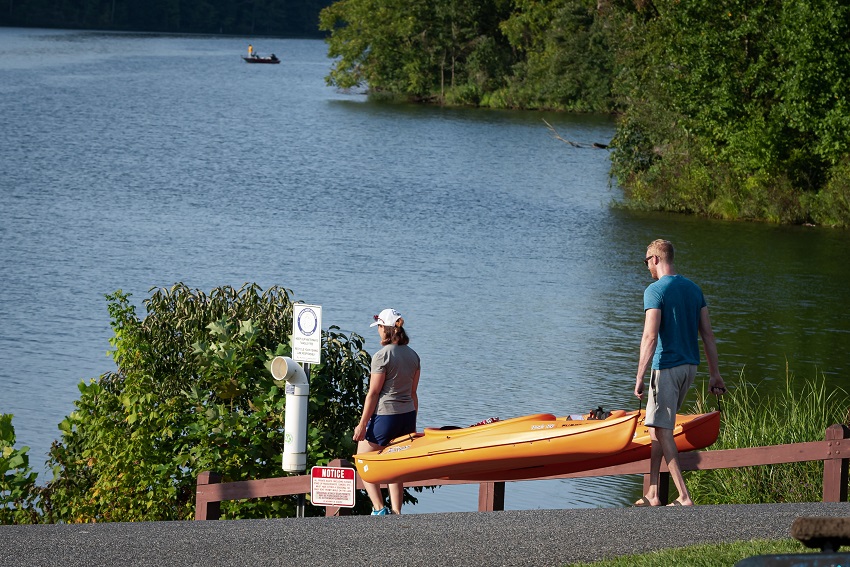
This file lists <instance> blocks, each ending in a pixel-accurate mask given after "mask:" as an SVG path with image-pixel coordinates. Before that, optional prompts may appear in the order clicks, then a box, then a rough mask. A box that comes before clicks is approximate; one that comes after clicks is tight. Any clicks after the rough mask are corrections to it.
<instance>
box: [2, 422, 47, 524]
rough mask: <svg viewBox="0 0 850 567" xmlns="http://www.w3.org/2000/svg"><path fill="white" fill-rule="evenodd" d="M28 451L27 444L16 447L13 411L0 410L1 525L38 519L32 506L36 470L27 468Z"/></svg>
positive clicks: (34, 521)
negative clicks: (0, 412) (1, 412)
mask: <svg viewBox="0 0 850 567" xmlns="http://www.w3.org/2000/svg"><path fill="white" fill-rule="evenodd" d="M28 451H29V447H21V448H20V449H15V426H14V425H12V414H8V413H4V414H0V525H2V524H32V523H36V522H37V520H38V513H37V510H36V509H35V507H34V506H33V504H34V501H35V497H36V493H37V491H36V490H35V479H36V476H37V474H36V473H34V472H33V471H32V468H30V460H29V459H30V458H29V455H27V452H28Z"/></svg>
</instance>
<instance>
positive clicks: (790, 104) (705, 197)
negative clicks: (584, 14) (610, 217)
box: [613, 0, 850, 226]
mask: <svg viewBox="0 0 850 567" xmlns="http://www.w3.org/2000/svg"><path fill="white" fill-rule="evenodd" d="M617 18H618V22H617V25H616V28H617V29H619V30H621V32H622V33H621V36H620V37H621V40H622V43H621V48H620V49H619V50H618V69H619V70H620V75H619V77H618V80H617V81H616V87H615V89H616V91H617V94H618V95H619V96H620V97H621V98H622V103H623V108H625V114H624V115H623V116H622V119H621V120H620V124H619V126H618V130H617V135H616V138H615V143H614V145H615V147H616V151H615V152H614V155H613V158H614V159H613V164H614V167H613V172H614V174H615V175H616V177H617V179H618V180H619V181H620V184H621V185H622V186H623V187H624V188H625V189H626V194H627V197H628V198H629V199H630V200H631V201H632V203H633V204H636V205H638V206H645V207H649V208H654V209H663V210H671V211H683V212H697V213H701V214H707V215H712V216H716V217H721V218H728V219H765V220H769V221H773V222H783V223H802V222H814V223H817V224H825V225H832V226H850V176H849V175H848V173H850V104H848V98H847V97H848V92H850V51H848V50H847V45H846V38H847V36H848V33H850V5H847V4H846V3H841V2H835V1H831V0H795V1H794V2H782V1H779V0H771V1H767V2H765V1H763V0H759V1H753V0H694V1H690V2H678V0H659V1H657V2H654V3H647V4H645V5H644V6H643V8H642V9H641V10H636V11H631V12H627V11H620V12H618V13H617Z"/></svg>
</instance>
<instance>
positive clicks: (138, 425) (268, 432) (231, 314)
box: [40, 284, 369, 522]
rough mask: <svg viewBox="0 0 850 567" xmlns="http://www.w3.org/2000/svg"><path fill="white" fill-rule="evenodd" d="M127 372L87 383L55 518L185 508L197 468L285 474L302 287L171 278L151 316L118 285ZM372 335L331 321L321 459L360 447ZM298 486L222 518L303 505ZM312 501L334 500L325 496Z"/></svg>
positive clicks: (63, 442)
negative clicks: (295, 291) (277, 373)
mask: <svg viewBox="0 0 850 567" xmlns="http://www.w3.org/2000/svg"><path fill="white" fill-rule="evenodd" d="M108 300H109V312H110V315H111V317H112V328H113V329H114V332H115V335H114V337H113V339H112V341H111V342H112V345H113V346H114V351H113V353H112V354H113V357H114V359H115V362H116V364H117V368H118V369H117V371H116V372H109V373H106V374H104V375H102V376H100V378H98V379H96V380H93V381H91V382H89V383H81V384H80V385H79V388H80V399H79V400H78V401H77V402H76V403H75V405H76V409H75V411H74V412H73V413H71V415H69V416H68V417H67V418H66V419H65V420H64V421H63V422H62V424H61V425H60V429H61V431H62V437H61V439H60V440H59V441H58V442H55V443H54V444H53V446H52V448H51V450H50V460H49V464H51V465H52V467H53V472H54V479H53V480H52V481H50V482H49V483H48V484H47V485H46V486H45V487H44V489H43V490H42V491H41V494H40V507H41V510H42V513H43V518H42V521H46V522H55V521H62V522H95V521H97V522H101V521H136V520H181V519H191V518H192V517H193V515H194V491H195V482H196V477H197V474H198V473H199V472H201V471H204V470H213V471H216V472H219V473H221V474H222V477H223V480H224V481H233V480H248V479H256V478H269V477H275V476H281V475H282V471H281V460H280V459H281V451H282V448H283V424H284V409H285V403H286V402H285V396H284V394H283V392H282V391H279V389H278V387H277V386H276V385H275V383H274V381H273V379H272V378H271V375H270V372H269V370H268V365H269V362H270V360H271V359H272V358H273V357H274V356H276V355H281V354H288V353H289V351H290V346H289V344H288V341H289V339H288V337H289V335H290V334H291V324H292V320H291V318H292V304H291V302H290V299H289V294H288V291H287V290H285V289H282V288H278V287H272V288H270V289H268V290H266V291H265V292H262V290H260V289H259V288H258V287H257V286H255V285H247V284H246V285H245V286H243V287H242V289H240V290H234V289H233V288H230V287H222V288H216V289H214V290H213V291H212V292H211V293H210V294H205V293H203V292H201V291H199V290H191V289H189V288H187V287H186V286H184V285H182V284H178V285H175V286H174V287H172V288H171V289H158V290H156V291H155V292H154V293H153V294H152V295H151V297H149V298H148V299H146V300H145V301H144V305H145V308H146V310H147V315H146V316H145V317H144V318H142V319H140V318H138V317H137V316H136V310H135V307H134V306H133V305H132V304H131V303H130V301H129V296H128V295H127V294H124V293H122V292H120V291H118V292H116V293H115V294H113V295H110V296H108ZM368 372H369V357H368V355H367V354H366V353H365V352H364V351H363V350H362V339H361V338H360V337H358V336H356V335H351V336H345V335H343V334H341V333H339V332H338V331H337V329H336V328H335V327H331V328H330V329H329V330H328V331H327V332H323V347H322V364H320V365H314V366H312V368H311V382H310V396H309V408H308V414H309V415H308V422H309V430H308V447H307V452H308V456H307V459H308V468H309V467H310V466H313V465H321V464H326V463H327V462H328V461H329V460H331V459H333V458H337V457H340V456H342V457H344V456H348V455H352V454H353V452H354V443H353V441H351V431H353V429H354V426H355V425H356V423H357V421H358V419H359V416H360V412H361V411H362V401H363V398H364V396H365V379H366V377H367V376H368ZM295 506H296V501H295V498H294V497H281V498H265V499H258V500H251V501H242V502H227V503H222V507H221V508H222V517H226V518H255V517H272V516H273V517H281V516H294V515H295V514H294V510H295ZM307 508H308V510H307V512H308V513H309V514H318V513H321V510H319V509H316V508H314V507H312V506H308V507H307Z"/></svg>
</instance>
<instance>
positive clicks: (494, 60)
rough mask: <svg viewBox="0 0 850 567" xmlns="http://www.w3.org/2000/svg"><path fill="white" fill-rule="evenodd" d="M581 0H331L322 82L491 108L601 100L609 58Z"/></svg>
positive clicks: (592, 106)
mask: <svg viewBox="0 0 850 567" xmlns="http://www.w3.org/2000/svg"><path fill="white" fill-rule="evenodd" d="M595 14H596V3H595V2H593V1H587V0H564V1H559V2H531V1H527V0H513V1H511V0H475V1H473V0H437V1H425V0H413V1H402V0H340V1H339V2H336V3H334V4H333V5H331V6H330V7H328V8H326V9H325V10H323V11H322V13H321V18H320V28H321V29H322V30H325V31H327V32H330V36H329V38H328V45H329V50H328V54H329V56H330V57H333V58H335V63H334V67H333V70H332V71H331V73H330V75H329V76H328V83H329V84H331V85H336V86H339V87H342V88H351V87H355V86H368V88H369V89H370V91H371V92H373V93H387V94H391V95H403V96H406V97H409V98H411V99H415V100H427V101H433V102H439V103H448V104H468V105H480V106H489V107H497V108H548V109H561V110H582V111H587V110H603V111H607V110H610V109H611V106H610V101H611V98H610V78H611V62H612V58H611V55H610V53H609V50H608V48H607V39H606V32H605V30H604V22H602V21H601V20H599V19H597V18H596V16H595Z"/></svg>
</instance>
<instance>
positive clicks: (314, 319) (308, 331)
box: [298, 307, 319, 337]
mask: <svg viewBox="0 0 850 567" xmlns="http://www.w3.org/2000/svg"><path fill="white" fill-rule="evenodd" d="M308 314H309V315H311V316H312V325H313V327H312V328H311V329H306V328H305V327H306V326H307V325H310V324H311V323H310V318H308V317H306V315H308ZM302 319H306V321H304V324H303V325H302ZM318 326H319V318H318V316H316V312H315V311H313V310H312V309H310V308H309V307H307V308H306V309H304V310H303V311H301V313H299V314H298V330H299V331H301V334H302V335H304V336H306V337H309V336H310V335H312V334H313V333H315V332H316V328H318Z"/></svg>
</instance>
